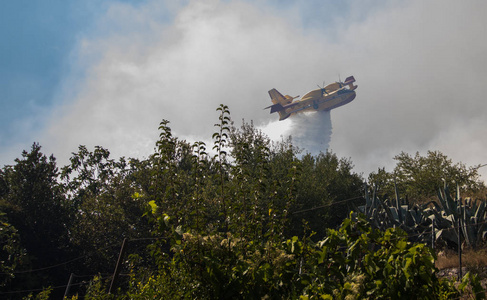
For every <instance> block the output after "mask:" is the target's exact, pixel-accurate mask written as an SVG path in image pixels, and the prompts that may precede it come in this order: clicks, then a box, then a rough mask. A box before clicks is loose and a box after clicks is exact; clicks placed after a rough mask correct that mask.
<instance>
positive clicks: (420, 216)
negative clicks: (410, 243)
mask: <svg viewBox="0 0 487 300" xmlns="http://www.w3.org/2000/svg"><path fill="white" fill-rule="evenodd" d="M395 196H396V197H395V199H393V200H389V199H386V200H384V201H381V200H380V199H379V198H378V197H377V188H376V187H374V189H373V193H372V196H371V195H370V194H369V192H368V188H367V186H365V205H362V206H359V207H356V209H357V210H358V211H359V212H361V213H363V214H365V216H366V217H367V219H368V220H369V221H370V222H371V224H372V225H373V226H374V227H376V228H378V229H381V230H385V229H387V228H391V227H399V228H401V229H403V230H404V231H406V232H407V233H408V234H409V235H410V236H411V237H412V238H414V239H415V240H416V241H426V240H429V239H430V238H431V226H430V224H431V223H432V219H431V218H429V214H425V213H424V211H425V209H426V205H417V204H415V205H413V206H412V207H411V206H410V204H409V202H408V200H407V199H405V200H404V199H401V198H400V196H399V192H398V190H397V187H396V190H395Z"/></svg>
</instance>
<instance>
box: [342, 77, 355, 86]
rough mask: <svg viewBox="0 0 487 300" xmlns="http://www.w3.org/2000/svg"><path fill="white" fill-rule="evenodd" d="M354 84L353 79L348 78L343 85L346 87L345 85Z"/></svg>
mask: <svg viewBox="0 0 487 300" xmlns="http://www.w3.org/2000/svg"><path fill="white" fill-rule="evenodd" d="M354 82H355V78H354V77H353V76H349V77H347V79H345V82H344V83H343V84H345V85H347V84H352V83H354Z"/></svg>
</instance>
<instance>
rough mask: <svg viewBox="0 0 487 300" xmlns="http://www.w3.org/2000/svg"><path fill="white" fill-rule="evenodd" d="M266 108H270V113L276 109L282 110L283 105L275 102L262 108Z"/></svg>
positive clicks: (276, 110)
mask: <svg viewBox="0 0 487 300" xmlns="http://www.w3.org/2000/svg"><path fill="white" fill-rule="evenodd" d="M268 108H270V109H271V114H272V113H275V112H278V111H283V110H284V106H282V105H281V103H276V104H273V105H271V106H267V107H266V108H264V109H268Z"/></svg>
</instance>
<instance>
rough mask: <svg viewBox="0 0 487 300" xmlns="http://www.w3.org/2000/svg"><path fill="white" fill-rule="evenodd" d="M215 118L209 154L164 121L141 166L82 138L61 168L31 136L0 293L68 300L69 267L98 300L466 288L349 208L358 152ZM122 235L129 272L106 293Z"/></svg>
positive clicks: (358, 196)
mask: <svg viewBox="0 0 487 300" xmlns="http://www.w3.org/2000/svg"><path fill="white" fill-rule="evenodd" d="M217 112H218V114H219V116H218V123H217V124H216V132H215V133H214V134H213V141H214V143H213V145H212V146H211V147H208V148H207V145H205V144H204V143H203V142H196V143H193V144H190V143H188V142H186V141H184V140H180V139H178V138H177V137H175V136H173V134H172V131H171V128H170V126H169V122H168V121H166V120H163V121H162V122H161V124H160V127H159V130H160V136H159V140H158V141H157V143H156V150H155V153H153V154H152V155H150V156H149V157H148V158H145V159H142V160H141V159H134V158H129V159H126V158H120V159H118V160H114V159H112V158H110V153H109V151H108V150H107V149H104V148H103V147H99V146H98V147H95V148H94V149H93V150H89V149H88V148H87V147H85V146H80V147H79V149H78V151H77V152H74V153H73V154H72V157H71V159H70V164H69V165H67V166H65V167H62V168H61V169H58V168H57V166H56V160H55V158H54V157H53V156H51V157H47V156H45V155H44V154H42V153H41V151H40V150H41V147H40V145H38V144H36V143H34V144H33V146H32V149H31V151H30V152H27V151H24V152H23V153H22V157H21V158H20V159H17V160H16V161H15V164H14V165H13V166H5V167H4V168H3V169H1V170H0V221H1V224H0V225H1V227H0V229H1V230H0V243H1V245H0V246H1V249H0V259H1V261H2V265H1V269H2V271H1V272H2V273H1V277H0V280H1V281H0V297H7V298H11V299H21V298H23V297H26V296H28V294H29V293H34V294H37V293H39V292H40V291H41V290H42V289H43V288H46V290H45V291H44V292H43V293H42V294H39V295H38V296H39V297H48V296H49V294H50V296H51V297H53V298H55V297H58V298H60V297H62V295H63V293H64V291H65V287H66V284H67V282H68V279H69V278H70V274H71V273H74V274H75V276H74V278H75V284H74V285H72V287H71V289H70V293H69V294H70V295H74V294H78V295H80V296H83V295H87V297H88V298H100V299H103V298H107V299H108V298H114V297H119V298H127V299H128V298H130V299H133V298H134V299H147V298H149V297H151V298H154V297H156V298H165V299H167V298H178V299H179V298H201V299H226V298H230V297H237V298H247V299H248V298H261V297H268V298H276V299H282V298H299V297H301V298H302V299H312V298H317V297H322V298H325V299H326V298H330V299H331V298H345V297H347V299H353V298H367V297H368V298H371V299H372V298H374V299H375V298H406V297H409V298H411V297H413V298H428V296H431V295H435V297H436V298H441V297H445V298H447V297H449V296H452V295H458V293H460V292H461V289H460V290H459V289H457V288H454V287H453V285H452V284H451V283H450V282H449V281H444V280H439V279H438V278H436V276H435V268H434V265H433V263H432V261H433V257H434V254H433V253H432V251H431V250H430V249H429V248H428V247H426V246H425V245H424V244H414V243H411V242H410V241H408V236H407V233H405V232H404V231H403V230H401V229H393V228H386V227H384V228H379V227H378V226H375V225H374V224H372V223H370V222H369V219H368V218H367V216H365V215H364V216H362V215H357V214H350V211H351V210H352V208H353V207H357V206H360V205H363V204H364V203H365V199H364V198H363V196H364V195H367V194H368V188H366V187H364V184H363V179H362V178H361V176H360V175H358V174H356V173H354V172H353V165H352V163H351V161H350V160H348V159H340V158H338V157H337V155H336V154H334V153H331V152H326V153H321V154H319V155H317V156H312V155H309V154H306V155H300V153H299V150H298V149H297V148H296V147H294V146H293V145H292V142H291V141H290V140H287V141H283V142H280V143H276V144H273V143H271V142H270V140H269V139H268V138H267V137H266V136H265V135H264V134H262V133H261V132H260V131H259V130H257V129H256V128H255V127H254V126H253V125H252V124H251V123H250V124H248V123H244V124H242V126H241V127H239V128H237V127H234V126H233V125H232V123H231V120H230V113H229V110H228V108H227V107H226V106H223V105H222V106H220V107H219V108H218V110H217ZM445 159H446V158H445ZM396 173H397V172H396ZM469 174H470V175H468V174H467V176H466V177H465V178H466V180H470V181H472V182H474V183H476V184H478V182H476V181H475V180H476V177H475V175H476V173H469ZM385 175H387V174H385ZM440 175H441V174H440ZM440 175H438V176H440ZM435 176H436V175H435ZM441 176H444V174H443V175H441ZM374 178H376V179H377V178H378V177H377V176H376V177H374ZM384 179H387V180H389V181H387V180H386V181H384V182H387V183H390V177H388V176H384ZM404 182H406V181H404ZM465 183H467V181H466V182H465ZM408 186H409V187H410V188H411V189H412V190H414V189H416V190H415V191H416V192H418V193H419V191H423V190H422V189H423V188H424V189H427V188H426V187H422V186H419V185H418V186H416V187H415V186H414V184H412V183H411V182H409V183H408ZM367 197H368V196H366V198H367ZM355 211H359V210H358V209H355ZM365 212H367V211H365ZM335 228H339V229H336V230H335ZM124 239H125V240H126V241H127V242H126V247H125V255H124V259H123V261H122V265H121V267H122V273H123V274H124V276H118V277H119V278H118V279H119V281H118V285H117V289H113V290H112V293H111V294H110V295H109V294H108V292H107V291H108V288H109V284H110V280H111V278H112V276H111V273H112V272H113V270H114V269H115V264H116V262H117V257H118V254H119V251H120V246H121V244H122V241H123V240H124ZM470 279H471V280H473V283H476V281H475V278H470ZM88 282H90V284H89V285H88V284H87V283H88ZM48 287H51V289H50V290H49V289H47V288H48ZM17 291H23V292H17Z"/></svg>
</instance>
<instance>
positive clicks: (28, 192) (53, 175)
mask: <svg viewBox="0 0 487 300" xmlns="http://www.w3.org/2000/svg"><path fill="white" fill-rule="evenodd" d="M1 177H2V188H1V189H2V192H1V193H2V195H1V197H2V199H1V202H0V203H1V205H2V207H1V210H2V211H3V212H5V213H6V214H7V217H8V220H9V222H10V224H11V225H12V226H13V227H14V228H15V229H16V230H17V233H18V236H20V240H21V246H22V248H24V249H25V250H26V252H27V254H28V261H29V262H30V263H28V264H25V265H24V266H23V268H18V270H19V271H23V269H24V268H25V269H29V268H33V269H38V268H43V267H46V266H51V265H55V264H56V263H59V262H62V261H63V260H66V259H67V258H68V257H69V248H68V246H69V236H68V228H69V226H70V218H69V214H68V211H69V210H68V208H67V202H66V201H65V198H64V196H63V190H62V186H61V185H60V184H59V183H58V179H59V172H58V169H57V167H56V160H55V158H54V156H52V155H51V156H50V157H49V158H48V157H46V156H45V155H44V154H43V153H42V152H41V146H40V145H39V144H38V143H34V144H33V145H32V148H31V151H30V152H27V151H23V152H22V158H18V159H16V160H15V164H14V165H13V166H5V167H4V168H3V171H2V176H1ZM64 280H65V278H64V277H62V276H61V275H60V273H59V272H56V271H55V270H53V269H47V270H45V271H43V272H37V273H35V274H34V273H29V272H28V273H23V274H22V275H19V276H17V277H16V279H15V281H13V283H12V286H13V287H15V288H23V289H26V288H33V287H35V288H38V287H39V286H41V285H49V284H59V283H60V282H61V281H64Z"/></svg>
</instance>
